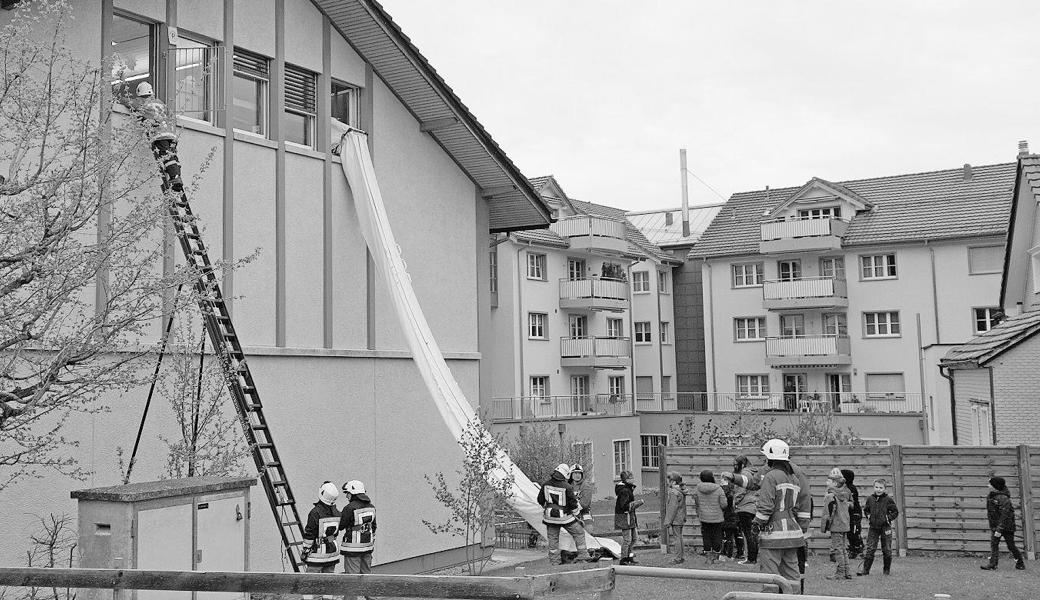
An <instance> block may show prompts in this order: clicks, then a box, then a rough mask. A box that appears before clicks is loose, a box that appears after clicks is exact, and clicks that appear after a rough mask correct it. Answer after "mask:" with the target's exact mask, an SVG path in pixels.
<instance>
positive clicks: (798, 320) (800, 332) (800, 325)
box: [777, 313, 805, 340]
mask: <svg viewBox="0 0 1040 600" xmlns="http://www.w3.org/2000/svg"><path fill="white" fill-rule="evenodd" d="M788 320H790V321H793V322H794V324H795V327H794V330H793V333H792V334H791V335H787V333H786V331H785V327H784V325H785V321H788ZM779 321H780V322H779V332H778V333H777V335H778V336H779V337H781V338H783V339H789V340H790V339H794V340H797V339H802V338H804V337H805V314H803V313H787V314H782V315H780V316H779Z"/></svg>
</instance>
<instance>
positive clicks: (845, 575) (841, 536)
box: [821, 468, 852, 579]
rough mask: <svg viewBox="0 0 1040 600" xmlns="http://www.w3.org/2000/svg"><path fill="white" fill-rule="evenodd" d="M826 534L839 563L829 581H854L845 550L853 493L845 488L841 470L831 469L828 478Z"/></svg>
mask: <svg viewBox="0 0 1040 600" xmlns="http://www.w3.org/2000/svg"><path fill="white" fill-rule="evenodd" d="M823 507H824V508H823V510H824V515H823V527H822V528H821V530H822V531H823V532H824V533H829V534H830V535H831V556H832V557H834V562H836V563H838V565H837V570H836V571H835V572H834V575H828V576H827V579H852V576H851V575H849V555H848V552H847V550H846V549H845V534H847V533H848V532H849V513H850V509H851V507H852V493H851V492H849V489H848V488H847V487H845V478H844V477H842V475H841V470H840V469H837V468H834V469H831V472H830V475H828V476H827V495H826V496H824V497H823Z"/></svg>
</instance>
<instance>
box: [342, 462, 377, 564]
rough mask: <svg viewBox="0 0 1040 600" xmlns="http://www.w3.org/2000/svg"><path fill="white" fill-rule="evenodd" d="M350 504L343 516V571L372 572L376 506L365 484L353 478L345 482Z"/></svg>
mask: <svg viewBox="0 0 1040 600" xmlns="http://www.w3.org/2000/svg"><path fill="white" fill-rule="evenodd" d="M343 493H344V494H345V495H346V498H347V505H346V506H344V507H343V513H342V516H341V517H340V519H339V530H340V531H341V532H343V541H342V542H341V543H340V546H339V551H340V553H341V554H343V572H344V573H354V574H365V573H371V572H372V551H373V550H375V547H376V507H375V506H373V505H372V499H371V498H369V497H368V494H366V493H365V484H364V483H362V482H360V481H358V480H357V479H352V480H350V481H348V482H346V483H344V484H343Z"/></svg>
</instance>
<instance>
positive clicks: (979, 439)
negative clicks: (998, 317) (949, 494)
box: [940, 142, 1040, 446]
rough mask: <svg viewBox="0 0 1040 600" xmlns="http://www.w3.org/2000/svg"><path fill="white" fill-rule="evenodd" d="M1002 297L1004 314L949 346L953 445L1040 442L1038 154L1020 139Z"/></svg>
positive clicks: (947, 361) (946, 362) (944, 365)
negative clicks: (1039, 385)
mask: <svg viewBox="0 0 1040 600" xmlns="http://www.w3.org/2000/svg"><path fill="white" fill-rule="evenodd" d="M1014 182H1015V183H1014V192H1013V195H1012V198H1013V204H1012V206H1011V217H1010V219H1009V222H1008V228H1007V245H1006V252H1005V253H1004V256H1003V278H1002V281H1001V286H1000V301H999V303H998V305H999V306H1000V307H1001V309H1002V311H1003V314H1004V315H1006V317H1005V320H1003V321H1002V322H1001V323H999V324H998V325H996V326H995V327H993V328H991V329H989V330H988V331H985V332H983V333H981V334H980V335H979V336H977V337H975V338H973V339H972V340H970V341H968V342H966V343H964V344H962V345H959V346H956V347H954V348H951V349H950V350H949V352H948V353H947V354H946V356H944V357H943V359H942V361H941V363H940V368H941V369H942V370H943V371H944V375H946V376H947V377H949V378H950V380H951V384H952V385H951V387H952V389H953V392H952V399H951V400H952V405H953V414H954V419H953V443H955V444H963V445H976V446H979V445H993V444H1001V445H1007V444H1032V445H1036V444H1038V443H1040V417H1038V413H1037V411H1036V367H1037V365H1038V364H1040V337H1038V336H1037V334H1038V333H1040V230H1038V228H1037V226H1036V224H1037V218H1038V216H1040V215H1038V212H1037V206H1038V205H1040V155H1037V154H1030V153H1029V146H1028V144H1027V143H1026V142H1020V143H1019V154H1018V165H1017V169H1016V172H1015V179H1014Z"/></svg>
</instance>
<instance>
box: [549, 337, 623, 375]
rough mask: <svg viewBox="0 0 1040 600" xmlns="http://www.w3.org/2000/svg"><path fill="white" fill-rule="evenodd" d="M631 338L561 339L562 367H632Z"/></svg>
mask: <svg viewBox="0 0 1040 600" xmlns="http://www.w3.org/2000/svg"><path fill="white" fill-rule="evenodd" d="M630 341H631V338H627V337H610V338H608V337H565V338H560V366H563V367H587V368H588V367H590V368H593V369H624V368H626V367H629V366H631V365H632V344H631V343H630Z"/></svg>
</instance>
